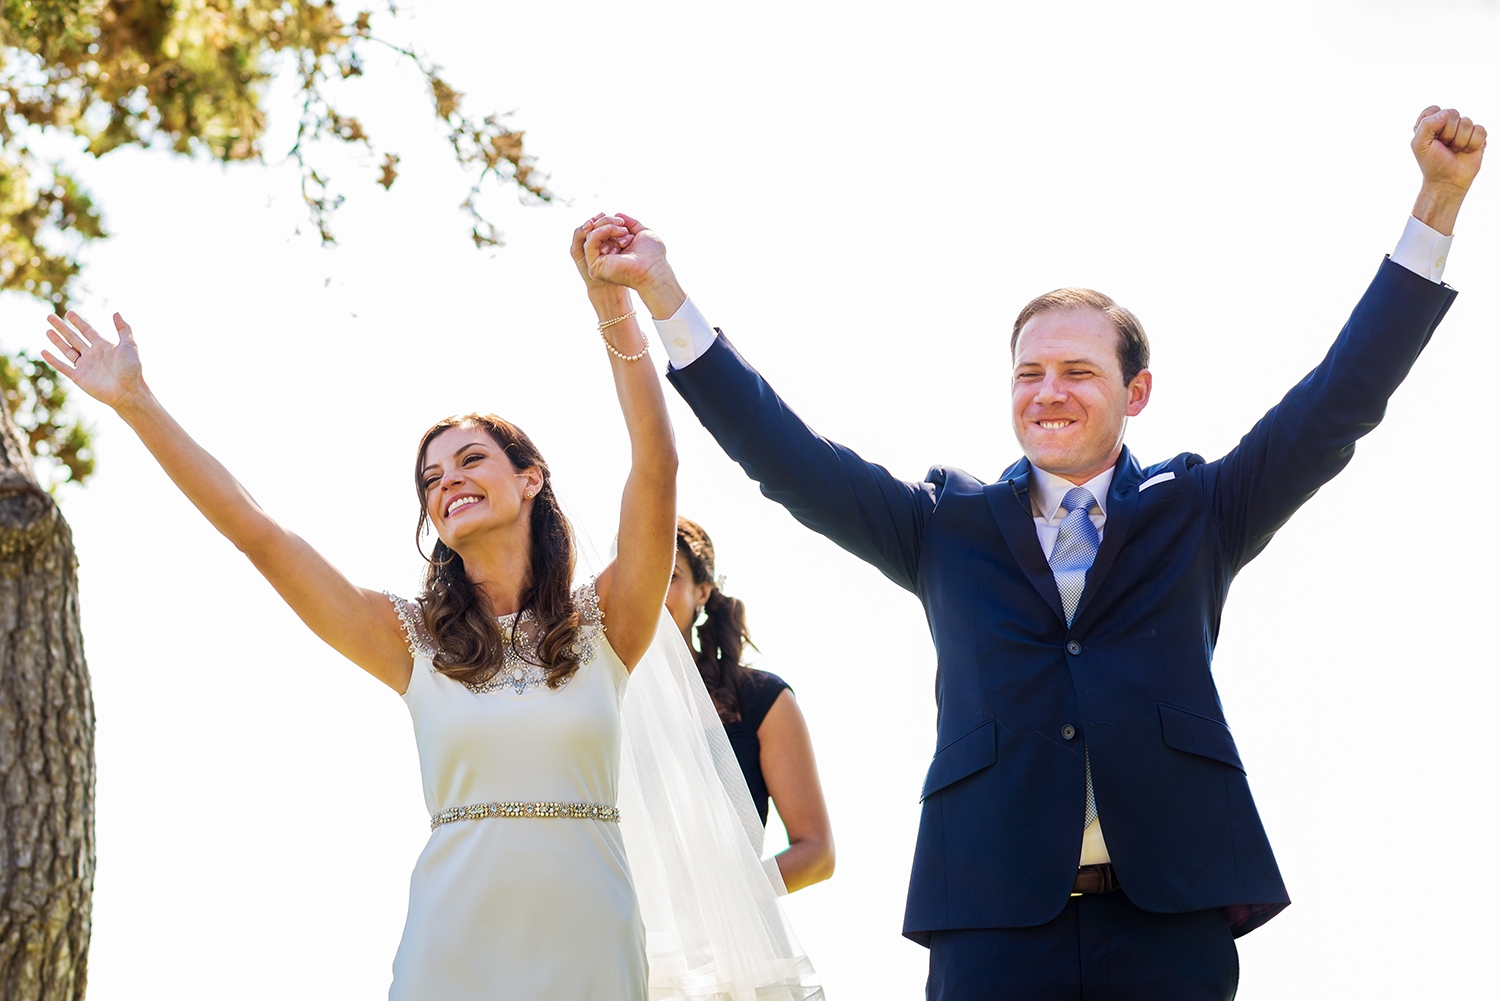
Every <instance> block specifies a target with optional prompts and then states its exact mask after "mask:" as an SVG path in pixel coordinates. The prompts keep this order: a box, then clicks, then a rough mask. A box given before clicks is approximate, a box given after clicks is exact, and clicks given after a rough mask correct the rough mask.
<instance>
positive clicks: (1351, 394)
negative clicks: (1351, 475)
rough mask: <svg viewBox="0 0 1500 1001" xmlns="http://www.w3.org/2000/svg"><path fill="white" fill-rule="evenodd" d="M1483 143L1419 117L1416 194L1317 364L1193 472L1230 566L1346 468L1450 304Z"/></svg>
mask: <svg viewBox="0 0 1500 1001" xmlns="http://www.w3.org/2000/svg"><path fill="white" fill-rule="evenodd" d="M1484 146H1485V131H1484V128H1483V127H1482V126H1478V125H1475V124H1474V123H1473V122H1472V121H1470V120H1469V119H1467V118H1463V117H1462V116H1460V115H1459V114H1458V112H1456V111H1452V110H1448V111H1442V110H1439V109H1438V108H1436V107H1431V108H1428V109H1427V110H1425V111H1424V112H1423V113H1422V115H1421V116H1419V118H1418V121H1417V126H1416V128H1415V129H1414V136H1413V138H1412V150H1413V152H1414V153H1415V154H1416V158H1417V163H1418V165H1419V166H1420V167H1421V170H1422V187H1421V190H1420V192H1419V194H1418V196H1417V201H1416V204H1415V205H1414V207H1413V208H1412V217H1411V218H1410V219H1409V220H1407V226H1406V232H1405V233H1404V234H1403V236H1402V238H1401V241H1400V242H1399V243H1398V244H1397V247H1396V252H1395V253H1394V254H1392V255H1391V257H1390V259H1388V260H1386V261H1385V262H1384V263H1383V264H1382V265H1381V267H1380V270H1379V272H1378V273H1377V274H1376V276H1375V280H1374V281H1373V282H1372V283H1371V284H1370V287H1369V289H1368V290H1366V292H1365V294H1364V296H1363V297H1362V298H1361V299H1360V301H1359V304H1358V305H1357V306H1355V308H1354V312H1353V313H1352V314H1351V315H1350V317H1349V320H1348V322H1347V323H1346V324H1345V325H1344V329H1343V330H1342V331H1341V332H1340V333H1339V336H1338V338H1337V339H1336V340H1335V341H1334V343H1333V346H1332V347H1331V348H1330V349H1329V351H1328V354H1327V355H1326V356H1324V358H1323V360H1322V361H1321V362H1320V363H1319V364H1318V366H1317V367H1316V368H1315V369H1313V370H1312V371H1311V372H1310V373H1308V375H1307V377H1306V378H1304V379H1303V380H1302V381H1301V382H1299V383H1298V384H1297V385H1296V386H1294V387H1292V389H1291V391H1290V392H1288V393H1287V394H1286V396H1285V397H1283V398H1282V400H1281V402H1280V403H1278V404H1277V405H1276V406H1274V407H1272V408H1271V410H1270V411H1269V412H1268V413H1267V414H1266V415H1265V416H1264V417H1263V418H1261V420H1260V421H1259V422H1258V423H1257V424H1256V425H1255V427H1254V428H1252V429H1251V430H1250V432H1249V433H1248V434H1247V435H1245V437H1244V438H1243V439H1241V441H1240V443H1239V444H1238V445H1237V446H1235V448H1234V449H1232V450H1231V451H1230V452H1229V454H1227V455H1225V456H1224V457H1223V458H1222V459H1220V460H1218V461H1217V462H1212V463H1209V464H1207V466H1204V467H1201V468H1199V469H1196V470H1194V471H1193V475H1194V476H1195V478H1196V479H1198V480H1199V482H1200V483H1201V484H1202V485H1203V486H1204V488H1205V491H1206V493H1207V496H1208V500H1209V502H1210V504H1211V506H1212V507H1213V508H1214V511H1215V514H1216V518H1217V521H1218V523H1219V531H1220V537H1221V539H1222V540H1223V543H1224V548H1225V552H1226V555H1227V557H1228V560H1229V564H1230V567H1231V568H1232V569H1233V570H1238V569H1239V568H1240V567H1242V566H1244V565H1245V564H1246V563H1248V562H1249V561H1250V560H1251V559H1253V558H1254V557H1255V556H1256V555H1257V554H1258V553H1259V552H1260V551H1261V550H1262V549H1264V548H1265V546H1266V544H1267V543H1268V542H1269V541H1270V539H1271V537H1272V535H1274V534H1275V532H1276V530H1277V529H1279V528H1280V527H1281V525H1282V524H1284V523H1285V522H1286V520H1287V519H1288V518H1290V517H1291V515H1292V513H1293V512H1295V511H1296V510H1297V508H1298V507H1300V506H1301V505H1302V504H1303V503H1305V502H1306V501H1307V500H1308V499H1309V498H1310V497H1311V496H1312V495H1313V494H1314V493H1316V492H1317V490H1318V488H1319V487H1321V486H1322V485H1323V484H1324V483H1326V482H1328V481H1329V480H1330V479H1332V478H1333V477H1334V476H1335V475H1336V474H1337V473H1338V472H1339V471H1340V470H1342V469H1343V468H1344V466H1345V465H1347V464H1348V462H1349V460H1350V459H1351V458H1352V457H1353V455H1354V446H1355V442H1356V441H1358V440H1359V439H1360V438H1362V437H1364V435H1366V434H1368V433H1369V432H1370V431H1371V430H1373V429H1374V427H1375V425H1377V424H1379V423H1380V421H1381V419H1382V418H1383V417H1384V416H1385V408H1386V402H1387V400H1388V399H1389V398H1390V396H1391V394H1392V393H1394V392H1395V391H1396V388H1397V387H1398V386H1399V385H1400V384H1401V382H1402V381H1403V380H1404V379H1405V378H1406V375H1407V373H1408V372H1410V370H1411V367H1412V365H1413V364H1414V363H1415V362H1416V360H1417V356H1418V355H1419V354H1421V352H1422V350H1423V348H1425V347H1426V346H1427V342H1428V340H1429V339H1431V337H1432V334H1433V331H1434V330H1435V329H1436V327H1437V325H1438V323H1439V322H1440V321H1441V320H1442V318H1443V315H1444V314H1445V313H1446V312H1447V311H1448V307H1449V306H1450V305H1452V303H1453V299H1454V297H1455V296H1456V295H1457V293H1456V292H1454V291H1453V290H1452V289H1451V288H1449V287H1448V286H1446V285H1444V284H1442V273H1443V267H1444V265H1445V264H1446V262H1447V256H1448V246H1449V244H1450V242H1451V239H1452V235H1453V225H1454V222H1455V221H1456V219H1457V217H1458V210H1459V207H1460V205H1462V203H1463V200H1464V196H1465V195H1466V194H1467V193H1468V190H1469V186H1470V185H1471V184H1472V183H1473V180H1474V176H1475V174H1477V173H1478V171H1479V165H1480V162H1481V160H1482V158H1483V155H1484Z"/></svg>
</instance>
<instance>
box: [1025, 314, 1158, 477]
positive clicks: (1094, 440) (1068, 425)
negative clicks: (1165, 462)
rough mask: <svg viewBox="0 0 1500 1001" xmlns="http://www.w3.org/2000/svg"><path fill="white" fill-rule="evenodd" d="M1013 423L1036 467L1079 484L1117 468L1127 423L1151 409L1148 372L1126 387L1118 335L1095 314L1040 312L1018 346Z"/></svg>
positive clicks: (1144, 371) (1131, 381)
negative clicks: (1147, 408) (1146, 409)
mask: <svg viewBox="0 0 1500 1001" xmlns="http://www.w3.org/2000/svg"><path fill="white" fill-rule="evenodd" d="M1014 361H1015V366H1014V368H1013V369H1012V371H1011V417H1012V420H1013V421H1014V423H1015V429H1016V438H1017V439H1018V440H1019V441H1020V443H1021V450H1022V451H1023V452H1025V453H1026V458H1028V459H1030V460H1031V464H1032V465H1034V466H1037V467H1039V468H1041V469H1045V470H1047V471H1048V472H1049V473H1055V474H1057V475H1058V476H1062V477H1064V478H1066V479H1068V480H1071V481H1072V482H1074V483H1084V482H1087V481H1088V480H1090V479H1092V478H1093V477H1095V476H1097V475H1098V474H1100V473H1102V472H1103V471H1104V470H1106V469H1108V468H1110V467H1111V466H1112V465H1114V463H1115V460H1116V459H1118V458H1119V455H1120V446H1121V444H1122V443H1123V442H1124V440H1125V419H1126V418H1127V417H1134V416H1135V415H1136V414H1138V413H1140V412H1141V411H1142V410H1144V409H1145V407H1146V401H1147V400H1148V399H1149V398H1150V396H1151V372H1150V371H1149V370H1147V369H1142V370H1141V371H1140V372H1139V373H1138V374H1137V375H1136V376H1135V377H1134V378H1133V379H1131V380H1130V382H1129V383H1127V382H1126V381H1125V378H1124V376H1123V373H1122V371H1121V368H1120V333H1119V331H1118V330H1116V329H1115V325H1114V324H1113V323H1112V322H1110V319H1109V317H1107V316H1105V315H1104V314H1103V313H1102V312H1100V311H1099V310H1096V309H1068V310H1058V311H1054V312H1048V313H1041V314H1039V315H1037V316H1033V317H1032V318H1031V319H1030V320H1028V321H1026V325H1025V326H1024V327H1022V328H1021V333H1020V336H1019V337H1018V338H1017V340H1016V348H1015V359H1014Z"/></svg>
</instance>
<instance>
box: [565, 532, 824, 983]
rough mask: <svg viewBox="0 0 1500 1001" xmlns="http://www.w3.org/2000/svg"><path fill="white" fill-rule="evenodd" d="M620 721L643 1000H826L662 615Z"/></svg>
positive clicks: (704, 701)
mask: <svg viewBox="0 0 1500 1001" xmlns="http://www.w3.org/2000/svg"><path fill="white" fill-rule="evenodd" d="M574 524H575V525H576V524H577V523H576V522H575V523H574ZM577 537H578V538H579V542H580V545H579V547H578V548H579V550H580V556H581V557H583V559H584V562H585V563H586V564H594V570H593V572H597V571H598V569H600V567H599V565H598V559H597V556H595V554H594V552H593V551H592V547H591V546H590V545H588V543H587V539H586V537H585V536H583V534H582V533H578V535H577ZM605 627H606V629H607V628H608V623H605ZM621 715H622V719H623V727H622V729H623V738H622V742H621V743H622V746H621V749H620V750H621V754H620V798H619V807H620V831H621V834H622V835H623V836H624V839H625V852H626V855H627V856H628V857H629V859H630V872H631V877H632V879H633V881H634V883H635V890H636V896H637V898H638V900H639V901H640V908H641V918H642V920H643V921H644V922H645V925H646V954H647V957H648V960H649V963H650V989H649V998H650V1001H823V990H822V988H821V987H817V986H813V985H811V984H809V983H807V982H806V981H807V980H808V978H810V977H811V976H812V975H813V968H812V964H811V963H809V962H808V960H807V956H806V955H805V954H804V953H803V952H802V948H801V946H800V945H798V943H797V940H796V937H795V936H794V935H793V934H792V930H791V926H790V925H789V924H788V923H787V920H786V917H785V915H784V914H783V913H782V910H781V905H780V903H779V902H778V901H777V899H776V898H777V897H778V896H780V895H782V894H785V893H786V887H785V886H784V885H783V883H782V881H781V873H780V870H778V869H777V868H776V864H775V861H774V860H772V861H770V862H767V863H762V862H761V858H760V853H761V847H762V844H763V842H764V840H765V827H764V825H762V824H761V821H760V814H759V813H758V812H757V811H756V809H755V805H754V803H753V802H752V801H751V799H750V790H749V788H748V787H747V786H746V785H745V778H744V775H743V774H742V773H741V772H740V766H739V762H738V761H737V760H736V759H735V756H734V751H733V750H732V749H731V748H730V746H729V738H728V737H727V736H726V735H725V733H724V726H723V724H722V723H720V721H719V715H718V713H717V712H716V711H715V709H714V706H713V702H712V700H711V699H710V698H709V696H708V690H707V689H706V688H704V686H703V679H702V677H701V676H700V675H699V674H698V667H697V665H696V664H694V663H693V661H692V658H691V657H690V655H689V652H688V649H687V646H686V645H685V644H684V643H683V642H682V634H681V633H680V632H679V631H678V629H677V625H676V623H674V622H673V621H672V619H671V617H670V616H669V615H668V614H667V611H666V609H665V608H663V609H662V612H661V618H660V620H659V621H658V623H657V628H656V638H655V639H654V640H653V641H652V643H651V648H650V649H649V650H648V651H647V652H646V655H645V656H644V657H642V658H641V661H640V663H638V664H637V665H636V667H635V670H634V671H632V672H631V675H630V682H629V684H628V685H627V686H626V689H625V702H624V705H623V707H622V710H621Z"/></svg>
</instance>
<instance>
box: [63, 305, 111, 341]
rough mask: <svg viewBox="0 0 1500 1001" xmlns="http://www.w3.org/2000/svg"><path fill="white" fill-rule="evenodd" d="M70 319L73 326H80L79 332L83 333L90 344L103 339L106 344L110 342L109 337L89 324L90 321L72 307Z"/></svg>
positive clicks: (69, 314) (69, 313)
mask: <svg viewBox="0 0 1500 1001" xmlns="http://www.w3.org/2000/svg"><path fill="white" fill-rule="evenodd" d="M68 321H69V322H70V323H72V324H73V326H75V327H77V328H78V332H79V333H80V334H82V335H83V337H84V339H85V340H86V341H88V342H89V343H90V344H97V343H98V342H99V341H101V340H102V341H104V343H105V344H108V343H109V339H108V338H105V337H103V336H101V335H100V333H99V331H97V330H95V329H94V328H93V327H92V326H90V325H89V321H87V320H85V319H84V318H83V317H81V316H79V315H78V314H77V313H75V312H73V311H72V310H71V309H70V310H68Z"/></svg>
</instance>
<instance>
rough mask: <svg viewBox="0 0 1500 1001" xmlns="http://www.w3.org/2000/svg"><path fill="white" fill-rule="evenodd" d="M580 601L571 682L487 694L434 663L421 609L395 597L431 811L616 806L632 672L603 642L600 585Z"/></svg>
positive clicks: (578, 596) (577, 595) (577, 597)
mask: <svg viewBox="0 0 1500 1001" xmlns="http://www.w3.org/2000/svg"><path fill="white" fill-rule="evenodd" d="M573 598H574V602H575V605H576V607H577V608H578V609H579V611H580V613H581V615H582V617H583V626H582V635H581V636H580V642H579V645H578V652H579V665H578V670H577V672H576V673H575V674H574V675H573V676H572V677H571V678H570V679H569V680H568V682H567V683H566V684H564V685H562V686H561V687H559V688H555V689H554V688H550V687H548V686H546V685H545V684H544V685H541V686H539V687H534V688H529V689H527V690H525V691H522V692H517V691H516V690H515V689H514V688H512V687H509V686H499V687H496V688H494V690H492V691H485V692H482V693H481V692H475V691H473V690H471V689H470V688H468V687H466V686H465V685H464V684H463V683H461V682H459V681H456V680H454V679H453V678H450V677H448V676H447V675H445V674H443V673H441V672H439V671H438V670H437V669H436V668H435V667H434V666H433V657H434V655H435V654H436V652H437V651H436V649H435V648H434V644H433V641H432V638H431V636H430V634H428V632H427V630H426V628H425V627H424V626H423V624H422V616H421V610H420V609H419V608H418V606H417V605H416V604H415V603H414V602H409V601H406V600H404V599H401V598H393V599H392V600H393V601H394V602H395V604H396V610H397V612H398V614H399V615H400V616H401V621H402V624H403V626H404V627H405V629H406V634H407V641H408V643H409V644H410V646H411V649H412V660H413V664H412V676H411V682H410V684H409V685H408V686H407V689H406V692H405V694H404V695H403V696H402V698H403V699H404V700H405V702H406V706H407V709H408V710H409V711H410V712H411V718H412V726H413V729H414V730H415V731H416V738H417V754H418V758H419V760H420V763H421V770H422V791H423V794H424V795H425V797H426V801H427V808H428V810H429V812H431V813H438V812H439V811H441V810H446V809H450V808H453V807H460V806H469V805H473V804H476V803H490V802H516V801H521V802H566V803H595V804H600V805H613V804H614V803H615V802H616V798H617V796H618V792H619V776H620V703H621V700H622V698H623V697H624V694H625V683H626V681H627V680H628V678H629V673H628V672H627V671H626V670H625V665H624V664H623V663H622V662H621V661H620V658H619V657H618V656H616V655H615V652H614V650H613V649H611V647H610V645H609V641H608V640H607V639H606V638H605V635H604V623H603V618H602V616H601V615H600V613H599V606H598V601H597V599H596V597H595V595H594V585H593V582H592V581H590V582H588V583H586V584H584V585H582V586H581V587H579V588H578V589H577V590H576V591H575V592H574V595H573Z"/></svg>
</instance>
